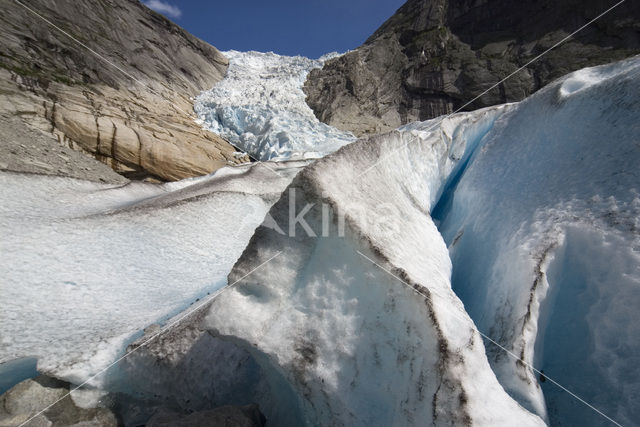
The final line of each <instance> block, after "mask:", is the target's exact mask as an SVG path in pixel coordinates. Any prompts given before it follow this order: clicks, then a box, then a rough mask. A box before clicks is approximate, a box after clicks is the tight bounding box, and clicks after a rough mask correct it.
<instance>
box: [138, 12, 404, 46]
mask: <svg viewBox="0 0 640 427" xmlns="http://www.w3.org/2000/svg"><path fill="white" fill-rule="evenodd" d="M404 2H405V0H298V1H296V0H266V1H265V0H263V1H258V0H212V1H204V0H144V1H143V3H145V4H147V5H148V6H152V8H153V9H155V10H157V11H159V12H161V13H163V14H164V15H165V16H167V17H168V18H169V19H171V20H172V21H174V22H176V23H177V24H178V25H180V26H181V27H183V28H185V29H186V30H187V31H189V32H190V33H192V34H194V35H196V36H198V37H200V38H201V39H203V40H206V41H207V42H209V43H211V44H212V45H214V46H216V47H217V48H218V49H220V50H229V49H235V50H242V51H245V50H258V51H263V52H266V51H273V52H275V53H279V54H282V55H304V56H307V57H310V58H317V57H319V56H321V55H323V54H325V53H327V52H332V51H338V52H344V51H346V50H349V49H354V48H356V47H358V46H360V45H361V44H362V43H363V42H364V41H365V40H366V39H367V37H369V36H370V35H371V34H372V33H373V32H374V31H375V30H376V29H377V28H378V27H379V26H380V25H381V24H382V23H383V22H384V21H385V20H387V18H389V17H390V16H391V15H393V13H394V12H395V11H396V10H397V9H398V8H399V7H400V6H402V4H403V3H404Z"/></svg>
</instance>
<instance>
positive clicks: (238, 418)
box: [146, 405, 266, 427]
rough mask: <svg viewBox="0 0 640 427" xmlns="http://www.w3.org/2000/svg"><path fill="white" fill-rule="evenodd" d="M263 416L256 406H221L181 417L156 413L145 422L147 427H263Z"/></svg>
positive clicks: (174, 414) (179, 415) (169, 413)
mask: <svg viewBox="0 0 640 427" xmlns="http://www.w3.org/2000/svg"><path fill="white" fill-rule="evenodd" d="M265 424H266V419H265V417H264V415H262V413H261V412H260V409H259V408H258V405H246V406H222V407H220V408H216V409H211V410H208V411H199V412H193V413H191V414H188V415H182V414H178V413H175V412H169V411H164V410H161V411H158V412H157V413H156V414H155V415H154V416H153V417H151V419H150V420H149V421H148V422H147V424H146V426H147V427H174V426H175V427H191V426H199V427H263V426H264V425H265Z"/></svg>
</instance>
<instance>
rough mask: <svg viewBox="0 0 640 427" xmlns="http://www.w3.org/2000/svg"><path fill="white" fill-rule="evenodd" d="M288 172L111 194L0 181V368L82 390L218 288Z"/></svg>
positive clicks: (65, 184)
mask: <svg viewBox="0 0 640 427" xmlns="http://www.w3.org/2000/svg"><path fill="white" fill-rule="evenodd" d="M297 166H299V165H297ZM297 166H296V165H291V164H290V165H288V166H287V165H280V166H278V165H271V166H269V167H270V168H271V169H274V168H275V169H276V170H277V171H278V172H279V174H280V175H278V174H276V173H274V172H273V171H272V170H269V169H267V167H266V166H265V165H262V164H258V165H244V166H240V167H229V168H224V169H221V170H219V171H218V172H216V173H215V174H213V175H211V176H206V177H202V178H194V179H187V180H184V181H180V182H175V183H168V184H164V185H153V184H145V183H131V184H128V185H125V186H121V187H113V186H110V185H106V184H97V183H92V182H87V181H80V180H74V179H68V178H59V177H50V176H38V175H21V174H13V173H0V200H2V204H1V205H0V235H1V236H2V239H1V240H0V252H1V253H2V259H0V277H1V278H2V282H1V283H0V301H2V310H0V362H5V361H7V360H12V359H17V358H23V357H36V358H38V369H39V370H41V371H42V370H44V371H46V372H49V373H52V374H55V375H56V376H58V377H62V378H65V379H67V380H70V381H75V382H76V383H78V382H82V381H84V380H85V379H87V377H88V376H89V375H90V374H91V373H94V372H96V371H97V370H98V369H99V368H102V367H104V366H105V365H106V364H107V363H109V362H111V361H113V360H114V359H115V358H116V356H117V355H118V354H119V353H120V352H121V351H122V350H123V349H124V345H125V344H126V342H127V341H129V340H130V339H131V338H132V336H133V335H134V334H135V333H137V332H138V331H140V330H141V329H142V328H145V327H147V326H148V325H150V324H152V323H155V322H159V321H162V320H163V319H165V318H166V317H167V316H170V315H174V314H176V313H178V312H180V311H182V310H184V309H185V308H186V307H188V306H189V304H191V303H193V302H194V301H195V300H196V299H198V298H200V297H202V296H204V295H206V294H207V293H209V292H212V291H214V290H216V289H218V288H220V287H221V286H223V285H224V284H226V276H227V274H228V272H229V270H230V269H231V266H232V265H233V263H234V262H235V261H236V259H237V258H238V256H240V254H241V253H242V250H243V249H244V247H245V245H246V243H247V242H248V240H249V238H250V237H251V235H252V233H253V230H254V228H255V227H256V226H257V225H258V224H259V223H260V222H261V221H262V220H263V219H264V215H265V213H266V211H267V210H268V208H269V206H270V205H271V203H273V201H275V200H276V199H277V197H278V195H279V194H280V192H281V191H282V189H283V188H284V186H285V185H286V184H287V183H288V182H289V180H290V178H291V177H292V175H293V173H295V171H297Z"/></svg>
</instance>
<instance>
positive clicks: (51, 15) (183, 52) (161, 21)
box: [0, 0, 248, 180]
mask: <svg viewBox="0 0 640 427" xmlns="http://www.w3.org/2000/svg"><path fill="white" fill-rule="evenodd" d="M27 8H28V9H30V10H28V9H27ZM36 14H37V15H36ZM38 15H40V16H38ZM71 17H73V19H71ZM44 19H46V20H48V21H50V23H51V24H53V25H55V26H56V27H57V28H55V27H54V26H53V25H50V24H49V23H46V22H45V21H44ZM0 38H1V39H2V40H3V42H2V44H0V93H1V94H2V98H0V114H3V115H4V116H9V117H11V116H20V117H22V118H23V119H24V121H25V122H26V123H27V124H28V125H29V126H32V127H35V128H37V129H40V130H44V131H46V132H50V133H52V134H54V135H55V136H56V137H57V138H58V140H59V141H60V142H61V143H63V144H65V145H67V146H69V147H72V148H75V149H78V150H81V151H84V152H86V153H88V154H90V155H91V156H94V157H95V158H96V159H98V160H100V161H102V162H103V163H106V164H108V165H110V166H111V167H112V168H113V169H114V170H116V171H118V172H120V173H123V174H124V175H125V176H129V177H134V178H142V177H155V178H159V179H161V180H175V179H181V178H185V177H189V176H195V175H201V174H205V173H209V172H211V171H213V170H215V169H218V168H219V167H221V166H224V165H227V164H229V163H238V162H241V161H246V160H248V159H247V158H242V157H237V156H236V155H235V154H234V152H235V151H236V150H235V148H234V147H233V146H231V145H230V144H229V143H227V142H226V141H224V140H223V139H222V138H220V137H218V136H216V135H214V134H212V133H208V132H206V131H204V130H202V129H201V128H200V126H199V125H197V124H196V123H195V122H194V118H195V115H194V114H193V112H192V111H193V110H192V103H191V100H190V97H191V96H193V95H195V94H197V93H199V92H200V91H202V90H203V89H208V88H210V87H212V86H213V85H214V84H215V83H216V82H217V81H219V80H220V79H222V78H223V76H224V74H225V72H226V68H227V65H228V61H227V59H226V58H225V57H224V56H223V55H222V54H221V53H220V52H219V51H218V50H216V49H215V48H214V47H212V46H210V45H208V44H207V43H205V42H203V41H202V40H199V39H197V38H196V37H194V36H192V35H190V34H188V33H187V32H186V31H184V30H182V29H181V28H180V27H178V26H177V25H175V24H173V23H172V22H170V21H169V20H167V19H166V18H164V17H163V16H161V15H159V14H157V13H155V12H153V11H152V10H150V9H148V8H146V7H145V6H143V5H142V4H140V3H139V2H138V1H135V0H100V1H98V2H93V1H86V0H83V1H68V0H57V1H52V2H48V1H42V0H38V1H32V2H29V3H28V4H24V3H22V2H17V1H16V2H14V1H7V2H2V4H1V5H0ZM89 49H90V50H91V51H90V50H89Z"/></svg>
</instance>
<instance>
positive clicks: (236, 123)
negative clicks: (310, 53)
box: [194, 50, 356, 160]
mask: <svg viewBox="0 0 640 427" xmlns="http://www.w3.org/2000/svg"><path fill="white" fill-rule="evenodd" d="M223 53H224V55H225V56H226V57H227V58H229V69H228V71H227V75H226V76H225V78H224V79H223V80H222V81H220V82H219V83H218V84H217V85H216V86H215V87H214V88H212V89H211V90H208V91H204V92H203V93H201V94H200V95H198V96H197V97H196V98H195V101H194V109H195V111H196V114H197V115H198V121H199V123H201V124H202V125H203V127H204V128H205V129H208V130H210V131H212V132H215V133H217V134H219V135H222V136H223V137H224V138H226V139H227V140H228V141H229V142H231V143H232V144H234V145H235V146H236V147H238V148H240V149H242V150H244V151H246V152H247V153H248V154H249V155H251V156H252V157H253V158H255V159H257V160H285V159H300V158H318V157H322V156H324V155H326V154H328V153H331V152H333V151H335V150H337V149H338V148H340V147H341V146H343V145H345V144H348V143H350V142H353V141H355V140H356V138H355V137H354V136H353V134H351V133H350V132H344V131H341V130H339V129H336V128H334V127H331V126H329V125H326V124H324V123H321V122H320V121H319V120H318V119H317V118H316V117H315V115H314V114H313V111H311V108H309V106H308V105H307V104H306V102H305V94H304V92H303V91H302V85H303V84H304V81H305V79H306V78H307V74H308V73H309V71H311V70H312V69H314V68H319V67H322V65H323V64H324V62H325V61H326V60H327V59H330V58H332V57H335V56H337V54H327V55H324V56H323V57H321V58H319V59H316V60H313V59H309V58H305V57H302V56H282V55H277V54H275V53H272V52H269V53H262V52H253V51H252V52H238V51H233V50H232V51H226V52H223Z"/></svg>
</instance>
